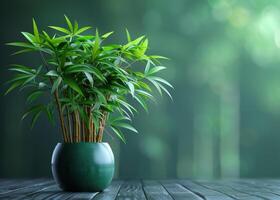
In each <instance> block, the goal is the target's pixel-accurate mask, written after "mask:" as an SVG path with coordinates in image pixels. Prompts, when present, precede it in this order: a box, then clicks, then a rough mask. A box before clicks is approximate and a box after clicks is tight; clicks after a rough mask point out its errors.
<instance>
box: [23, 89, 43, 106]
mask: <svg viewBox="0 0 280 200" xmlns="http://www.w3.org/2000/svg"><path fill="white" fill-rule="evenodd" d="M43 94H44V92H43V91H41V90H35V91H33V92H31V93H30V94H29V95H28V96H27V100H26V101H27V102H28V103H32V102H33V101H35V100H36V99H38V98H39V97H40V96H42V95H43Z"/></svg>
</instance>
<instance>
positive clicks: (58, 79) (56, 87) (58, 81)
mask: <svg viewBox="0 0 280 200" xmlns="http://www.w3.org/2000/svg"><path fill="white" fill-rule="evenodd" d="M61 81H62V78H61V76H59V77H58V78H57V79H56V80H55V81H54V82H53V85H52V91H51V93H52V94H53V93H54V92H55V91H56V90H57V89H58V87H59V85H60V84H61Z"/></svg>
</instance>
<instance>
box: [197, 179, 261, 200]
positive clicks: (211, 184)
mask: <svg viewBox="0 0 280 200" xmlns="http://www.w3.org/2000/svg"><path fill="white" fill-rule="evenodd" d="M196 183H198V184H200V185H202V186H205V187H207V188H210V189H212V190H216V191H219V192H222V193H223V194H226V195H229V196H231V197H232V198H234V199H242V200H243V199H244V200H245V199H246V200H247V199H248V200H251V199H252V200H259V199H263V198H264V197H263V196H262V195H261V196H260V195H258V194H257V193H255V192H248V189H249V190H250V189H251V188H246V189H245V188H242V189H241V190H240V189H237V188H235V187H233V185H234V182H233V181H196Z"/></svg>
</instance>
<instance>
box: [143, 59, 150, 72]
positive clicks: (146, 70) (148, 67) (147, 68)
mask: <svg viewBox="0 0 280 200" xmlns="http://www.w3.org/2000/svg"><path fill="white" fill-rule="evenodd" d="M150 68H151V61H149V60H148V62H147V64H146V67H145V71H144V73H145V74H148V72H149V71H150Z"/></svg>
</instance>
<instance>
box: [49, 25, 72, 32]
mask: <svg viewBox="0 0 280 200" xmlns="http://www.w3.org/2000/svg"><path fill="white" fill-rule="evenodd" d="M49 28H51V29H54V30H57V31H60V32H62V33H65V34H71V32H70V31H68V30H67V29H65V28H62V27H58V26H49Z"/></svg>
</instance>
